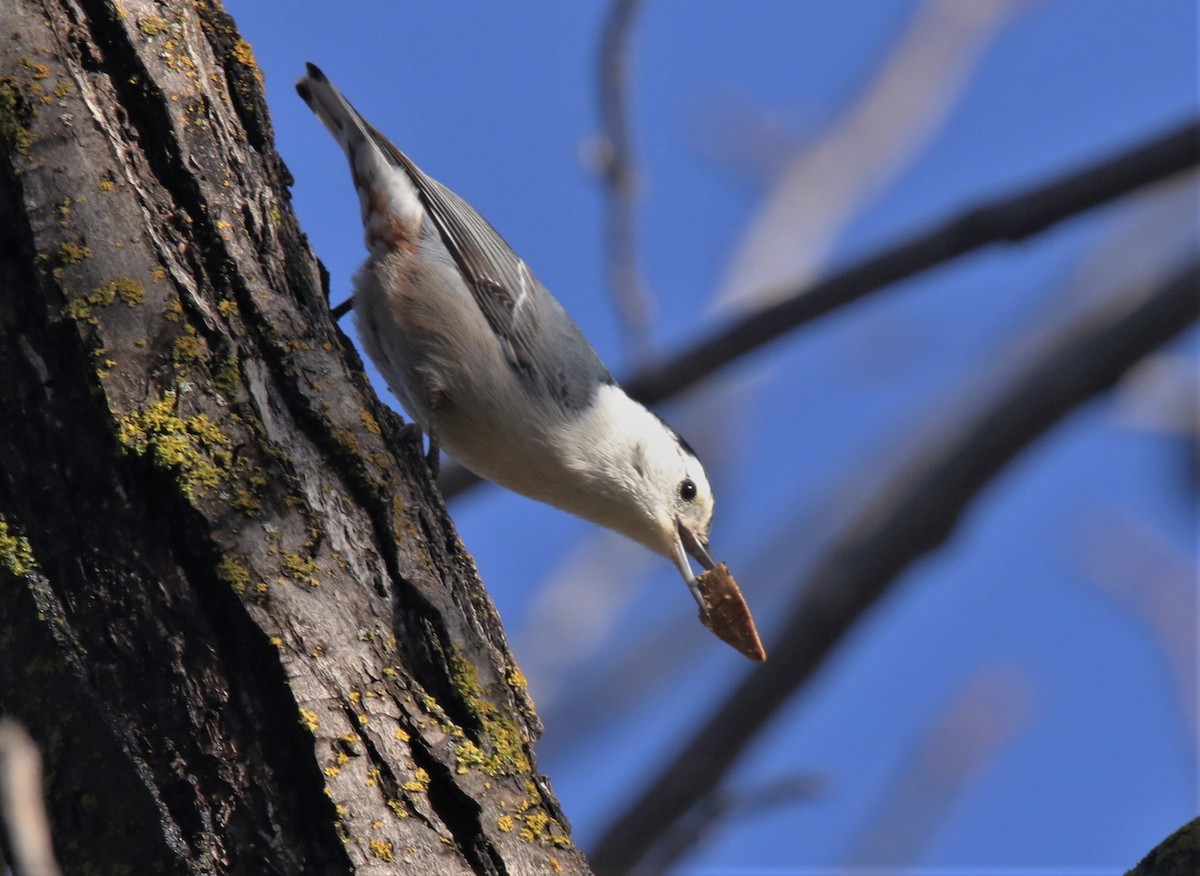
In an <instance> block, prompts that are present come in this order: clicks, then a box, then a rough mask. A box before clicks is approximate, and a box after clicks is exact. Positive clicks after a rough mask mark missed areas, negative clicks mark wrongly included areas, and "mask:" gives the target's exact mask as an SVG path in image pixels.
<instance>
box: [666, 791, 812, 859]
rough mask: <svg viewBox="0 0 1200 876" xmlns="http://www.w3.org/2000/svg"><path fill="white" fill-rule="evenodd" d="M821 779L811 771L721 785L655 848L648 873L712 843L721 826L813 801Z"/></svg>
mask: <svg viewBox="0 0 1200 876" xmlns="http://www.w3.org/2000/svg"><path fill="white" fill-rule="evenodd" d="M822 785H823V780H822V778H821V777H820V776H818V775H814V774H797V775H790V776H784V777H783V778H779V779H775V780H773V781H770V782H767V783H765V784H762V785H758V786H755V787H753V788H745V789H743V788H740V787H739V788H737V789H733V788H723V789H722V790H721V791H719V792H718V793H716V794H713V795H712V796H711V797H710V798H709V799H707V800H705V805H704V806H702V807H699V810H698V811H695V812H690V813H688V818H687V819H686V820H684V821H683V822H681V823H680V824H677V825H676V826H675V829H674V830H672V831H671V832H670V833H669V834H668V835H667V836H665V837H663V840H662V843H661V844H660V845H659V846H658V847H657V848H656V849H655V855H654V860H653V861H648V862H646V864H647V866H646V867H644V868H643V869H644V870H645V871H646V872H648V873H660V874H661V873H668V872H671V871H672V870H673V869H675V868H676V867H677V866H678V865H680V864H681V863H683V862H684V861H685V860H687V859H688V858H690V857H692V856H694V855H695V854H696V852H697V851H698V850H699V847H700V846H701V845H704V844H706V843H708V842H711V841H712V839H713V835H714V834H715V833H716V832H717V831H719V830H720V829H721V828H722V827H728V826H730V825H732V824H734V823H736V822H738V821H746V820H749V819H751V818H757V817H760V816H763V815H765V814H767V813H769V812H771V811H772V810H775V809H780V808H782V807H784V806H791V805H795V804H796V803H799V802H802V801H805V800H812V799H813V798H815V797H817V796H818V795H819V794H820V793H821V788H822Z"/></svg>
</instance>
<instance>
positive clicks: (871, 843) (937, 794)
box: [843, 664, 1034, 871]
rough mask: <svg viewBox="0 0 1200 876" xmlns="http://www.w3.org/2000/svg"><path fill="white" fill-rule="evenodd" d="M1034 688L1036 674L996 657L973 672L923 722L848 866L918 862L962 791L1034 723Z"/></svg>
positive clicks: (914, 864)
mask: <svg viewBox="0 0 1200 876" xmlns="http://www.w3.org/2000/svg"><path fill="white" fill-rule="evenodd" d="M1033 688H1034V683H1033V679H1032V678H1031V677H1030V676H1029V675H1028V674H1027V673H1025V672H1023V671H1022V670H1020V669H1018V668H1017V667H1015V666H1012V665H1004V664H993V665H990V666H987V667H985V668H983V669H981V670H978V671H977V672H976V673H975V674H974V675H973V676H971V678H969V679H968V680H967V682H966V683H965V684H964V685H963V686H962V687H961V688H960V689H959V690H958V691H957V692H956V693H955V694H954V696H953V697H952V698H951V700H950V701H949V702H948V703H947V704H946V706H944V707H943V708H942V710H941V711H940V713H939V714H936V715H934V717H933V720H932V721H931V722H930V724H929V726H928V727H927V728H925V730H924V732H923V733H922V736H921V738H920V739H919V740H918V743H917V746H916V748H915V750H914V751H913V752H912V753H911V754H910V756H909V757H908V758H906V762H905V764H904V765H903V766H902V767H901V769H900V771H899V772H898V773H897V775H896V776H895V777H894V778H893V779H892V781H891V782H890V783H889V785H888V787H887V788H886V789H885V791H884V793H883V795H882V796H881V797H880V799H879V800H878V801H877V803H876V806H875V814H874V815H873V816H872V817H871V819H870V820H869V821H868V822H867V824H866V825H865V826H864V827H863V829H862V830H861V832H860V833H859V836H858V838H857V840H856V841H855V844H854V846H853V847H852V849H851V851H850V853H849V854H848V855H847V856H846V858H845V860H844V862H843V866H844V867H845V868H846V869H847V870H849V871H853V870H862V869H867V868H870V867H892V868H895V869H896V870H901V869H903V868H909V867H911V868H914V869H915V868H917V867H919V866H920V865H921V863H922V861H921V855H922V853H923V852H924V851H925V850H926V849H927V848H928V847H929V845H930V844H931V842H932V840H933V839H934V837H935V836H936V835H937V832H938V830H939V829H940V828H942V827H943V826H944V825H945V822H946V819H947V818H948V817H949V815H950V814H951V813H952V812H954V809H955V806H956V805H957V804H958V802H959V801H960V800H961V799H962V797H963V795H964V794H966V793H967V792H968V791H969V790H970V789H971V787H972V786H973V785H974V783H975V782H976V781H977V780H978V777H979V776H980V774H982V773H983V772H984V771H985V770H987V769H989V768H992V767H993V766H994V765H995V762H996V760H997V759H998V758H999V756H1000V754H1001V753H1002V752H1004V751H1005V749H1007V748H1008V746H1009V745H1010V744H1011V743H1012V742H1013V741H1014V740H1015V739H1016V738H1018V737H1019V736H1020V734H1021V733H1022V732H1024V730H1025V729H1026V727H1027V726H1028V724H1029V719H1030V717H1031V716H1032V712H1033V698H1034V697H1033Z"/></svg>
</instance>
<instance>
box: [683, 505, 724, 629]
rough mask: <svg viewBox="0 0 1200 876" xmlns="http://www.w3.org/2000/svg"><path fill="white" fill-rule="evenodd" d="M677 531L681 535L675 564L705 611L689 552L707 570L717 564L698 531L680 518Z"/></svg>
mask: <svg viewBox="0 0 1200 876" xmlns="http://www.w3.org/2000/svg"><path fill="white" fill-rule="evenodd" d="M675 531H676V533H677V534H678V536H679V537H678V538H677V539H676V541H675V565H676V566H677V567H678V568H679V573H680V574H681V575H683V580H684V581H686V582H687V585H688V589H689V590H691V591H692V596H694V597H695V598H696V602H697V603H698V604H699V605H700V609H701V611H704V610H705V607H704V599H703V597H702V596H701V595H700V588H699V586H698V585H697V583H696V576H695V575H693V574H692V564H691V563H689V562H688V554H691V556H692V558H693V559H695V560H696V562H697V563H699V564H700V565H701V566H703V567H704V569H705V570H706V571H707V570H708V569H712V568H715V567H716V565H717V564H716V562H715V561H714V560H713V558H712V555H711V554H709V552H708V546H707V545H706V544H705V543H704V542H703V541H701V540H700V537H699V536H698V535H696V533H694V532H692V531H691V530H690V529H688V528H687V527H686V526H684V525H683V524H682V523H680V522H679V521H678V520H676V521H675Z"/></svg>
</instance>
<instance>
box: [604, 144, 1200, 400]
mask: <svg viewBox="0 0 1200 876" xmlns="http://www.w3.org/2000/svg"><path fill="white" fill-rule="evenodd" d="M1197 163H1200V122H1197V121H1191V122H1189V123H1187V124H1186V125H1184V126H1182V127H1180V128H1177V129H1175V130H1173V131H1170V132H1169V133H1167V134H1165V135H1162V136H1160V137H1157V138H1155V139H1154V140H1151V141H1149V142H1147V143H1143V144H1140V145H1138V146H1136V147H1134V148H1133V149H1131V150H1129V151H1127V152H1122V153H1120V154H1119V155H1116V156H1113V157H1111V158H1107V159H1104V160H1102V161H1099V162H1097V163H1095V164H1091V165H1088V166H1087V167H1085V168H1083V169H1082V170H1078V171H1075V172H1073V173H1071V174H1069V175H1067V176H1065V177H1061V178H1058V179H1055V180H1052V181H1050V182H1048V183H1045V184H1043V185H1040V186H1036V187H1034V188H1031V189H1026V190H1024V191H1021V192H1017V193H1016V194H1013V195H1008V196H1006V197H1003V198H999V199H997V200H995V201H991V202H989V203H986V204H983V205H981V206H978V207H975V208H972V209H969V210H967V211H965V212H964V213H961V214H959V215H958V216H956V217H954V218H953V219H950V220H949V221H947V222H944V223H942V224H941V225H938V226H935V227H934V228H932V229H930V230H928V231H925V232H922V233H920V234H917V235H915V236H913V237H910V238H908V239H906V240H903V241H901V242H900V243H898V244H896V245H894V246H892V247H890V248H888V249H886V250H884V251H883V252H880V253H878V254H876V255H874V256H871V257H869V258H867V259H865V260H864V261H861V262H859V263H858V264H855V265H852V266H851V267H849V268H847V269H844V270H842V271H838V272H837V273H835V274H833V275H831V276H829V277H827V278H826V279H825V280H823V281H821V282H819V283H817V284H815V285H813V286H809V287H808V288H806V289H802V290H799V291H798V292H796V293H793V294H791V295H789V296H786V297H783V300H781V301H780V302H779V303H778V304H775V305H772V306H770V307H767V308H764V309H763V310H759V311H756V312H754V313H752V314H749V315H747V316H745V317H743V318H741V319H739V320H736V321H735V322H733V323H731V324H730V325H727V326H725V327H724V328H722V329H720V330H719V331H718V332H717V333H716V334H715V335H712V336H710V337H709V338H708V339H706V340H704V341H701V342H700V343H699V344H697V345H695V346H694V347H692V348H691V349H689V350H684V351H683V352H682V353H680V354H678V355H676V356H673V357H672V358H671V359H669V360H667V361H665V362H663V363H662V364H661V365H658V366H657V367H653V368H650V369H647V370H644V371H642V372H640V373H638V374H636V375H634V377H633V378H632V379H631V380H629V381H627V382H625V383H624V384H623V385H624V386H625V388H626V389H627V390H628V391H629V394H630V395H632V396H634V397H635V398H637V399H638V400H639V401H642V402H645V403H646V404H654V403H656V402H660V401H663V400H664V399H667V398H670V397H671V396H674V395H677V394H678V393H680V392H682V391H683V390H685V389H688V388H689V387H691V386H694V385H695V384H696V383H698V382H700V381H701V380H703V379H704V378H705V377H708V376H709V375H710V374H713V373H714V372H716V371H719V370H720V369H721V368H723V367H725V366H726V365H728V364H729V363H730V362H733V361H734V360H735V359H739V358H741V357H742V356H745V355H746V354H747V353H750V352H752V351H754V350H756V349H758V348H760V347H763V346H766V345H767V344H769V343H770V342H771V341H774V340H775V339H776V338H779V337H780V336H782V335H784V334H786V333H787V332H789V331H792V330H793V329H796V328H798V327H800V326H802V325H804V324H806V323H808V322H811V321H813V320H815V319H817V318H818V317H821V316H824V315H825V314H827V313H830V312H831V311H834V310H836V309H838V308H840V307H845V306H846V305H848V304H851V303H853V302H855V301H857V300H858V299H860V298H864V297H866V296H867V295H868V294H870V293H872V292H876V291H878V290H880V289H882V288H883V287H885V286H887V285H889V284H892V283H896V282H899V281H900V280H904V279H907V278H909V277H911V276H913V275H915V274H919V273H921V272H922V271H925V270H928V269H930V268H933V267H936V266H937V265H941V264H944V263H946V262H949V261H952V260H953V259H956V258H958V257H959V256H961V255H965V254H966V253H969V252H973V251H974V250H978V249H982V248H983V247H985V246H990V245H992V244H996V243H1015V242H1018V241H1021V240H1025V239H1026V238H1029V237H1032V236H1033V235H1035V234H1039V233H1041V232H1042V231H1045V230H1046V229H1047V228H1049V227H1051V226H1052V225H1055V224H1057V223H1059V222H1062V221H1063V220H1065V219H1069V218H1071V217H1072V216H1075V215H1077V214H1079V213H1083V212H1085V211H1087V210H1090V209H1092V208H1094V207H1098V206H1100V205H1101V204H1104V203H1107V202H1108V201H1112V200H1115V199H1116V198H1119V197H1121V196H1122V195H1127V194H1129V193H1130V192H1133V191H1135V190H1137V189H1139V188H1142V187H1143V186H1147V185H1150V184H1151V183H1154V182H1159V181H1160V180H1163V179H1166V178H1167V177H1169V176H1172V175H1174V174H1176V173H1180V172H1182V171H1184V170H1187V169H1188V168H1190V167H1194V166H1195V165H1196V164H1197Z"/></svg>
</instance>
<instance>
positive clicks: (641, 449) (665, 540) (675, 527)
mask: <svg viewBox="0 0 1200 876" xmlns="http://www.w3.org/2000/svg"><path fill="white" fill-rule="evenodd" d="M650 416H651V418H652V420H648V421H647V422H646V426H645V427H644V428H643V429H641V430H638V432H637V433H636V434H637V439H636V440H635V441H634V442H633V444H632V447H631V456H630V467H631V468H632V470H633V475H634V477H635V478H636V480H637V481H638V482H639V483H638V484H637V487H638V488H637V489H635V490H634V496H635V497H636V500H637V501H638V503H639V505H640V506H641V507H640V511H641V513H642V517H643V523H642V526H643V527H644V529H643V536H642V537H641V538H639V539H638V540H639V541H642V542H643V543H644V544H646V545H647V546H648V547H650V548H651V549H652V550H655V551H657V552H658V553H660V554H663V555H664V556H666V557H668V558H669V559H670V560H671V561H672V562H673V563H674V564H675V566H676V568H678V569H679V573H680V574H681V575H682V576H683V580H684V581H686V582H687V584H688V586H689V587H690V588H692V590H693V592H695V583H694V581H695V575H694V573H693V571H692V566H691V563H690V562H689V560H688V558H689V557H691V558H692V559H694V560H696V562H697V563H699V564H700V566H701V567H702V568H703V569H711V568H713V566H714V565H715V564H714V562H713V559H712V557H711V556H710V555H709V552H708V535H709V530H710V528H711V527H712V519H713V504H714V500H713V491H712V486H711V485H710V484H709V482H708V476H707V475H706V474H705V473H704V467H703V466H702V465H701V464H700V460H699V459H697V458H696V453H695V451H693V450H692V448H691V447H690V446H689V445H688V443H687V442H686V441H684V440H683V438H681V437H680V435H679V433H677V432H676V431H675V430H674V429H672V428H671V427H670V426H668V425H667V424H666V423H664V422H663V421H662V420H660V419H658V417H655V416H654V415H653V414H651V415H650Z"/></svg>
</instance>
